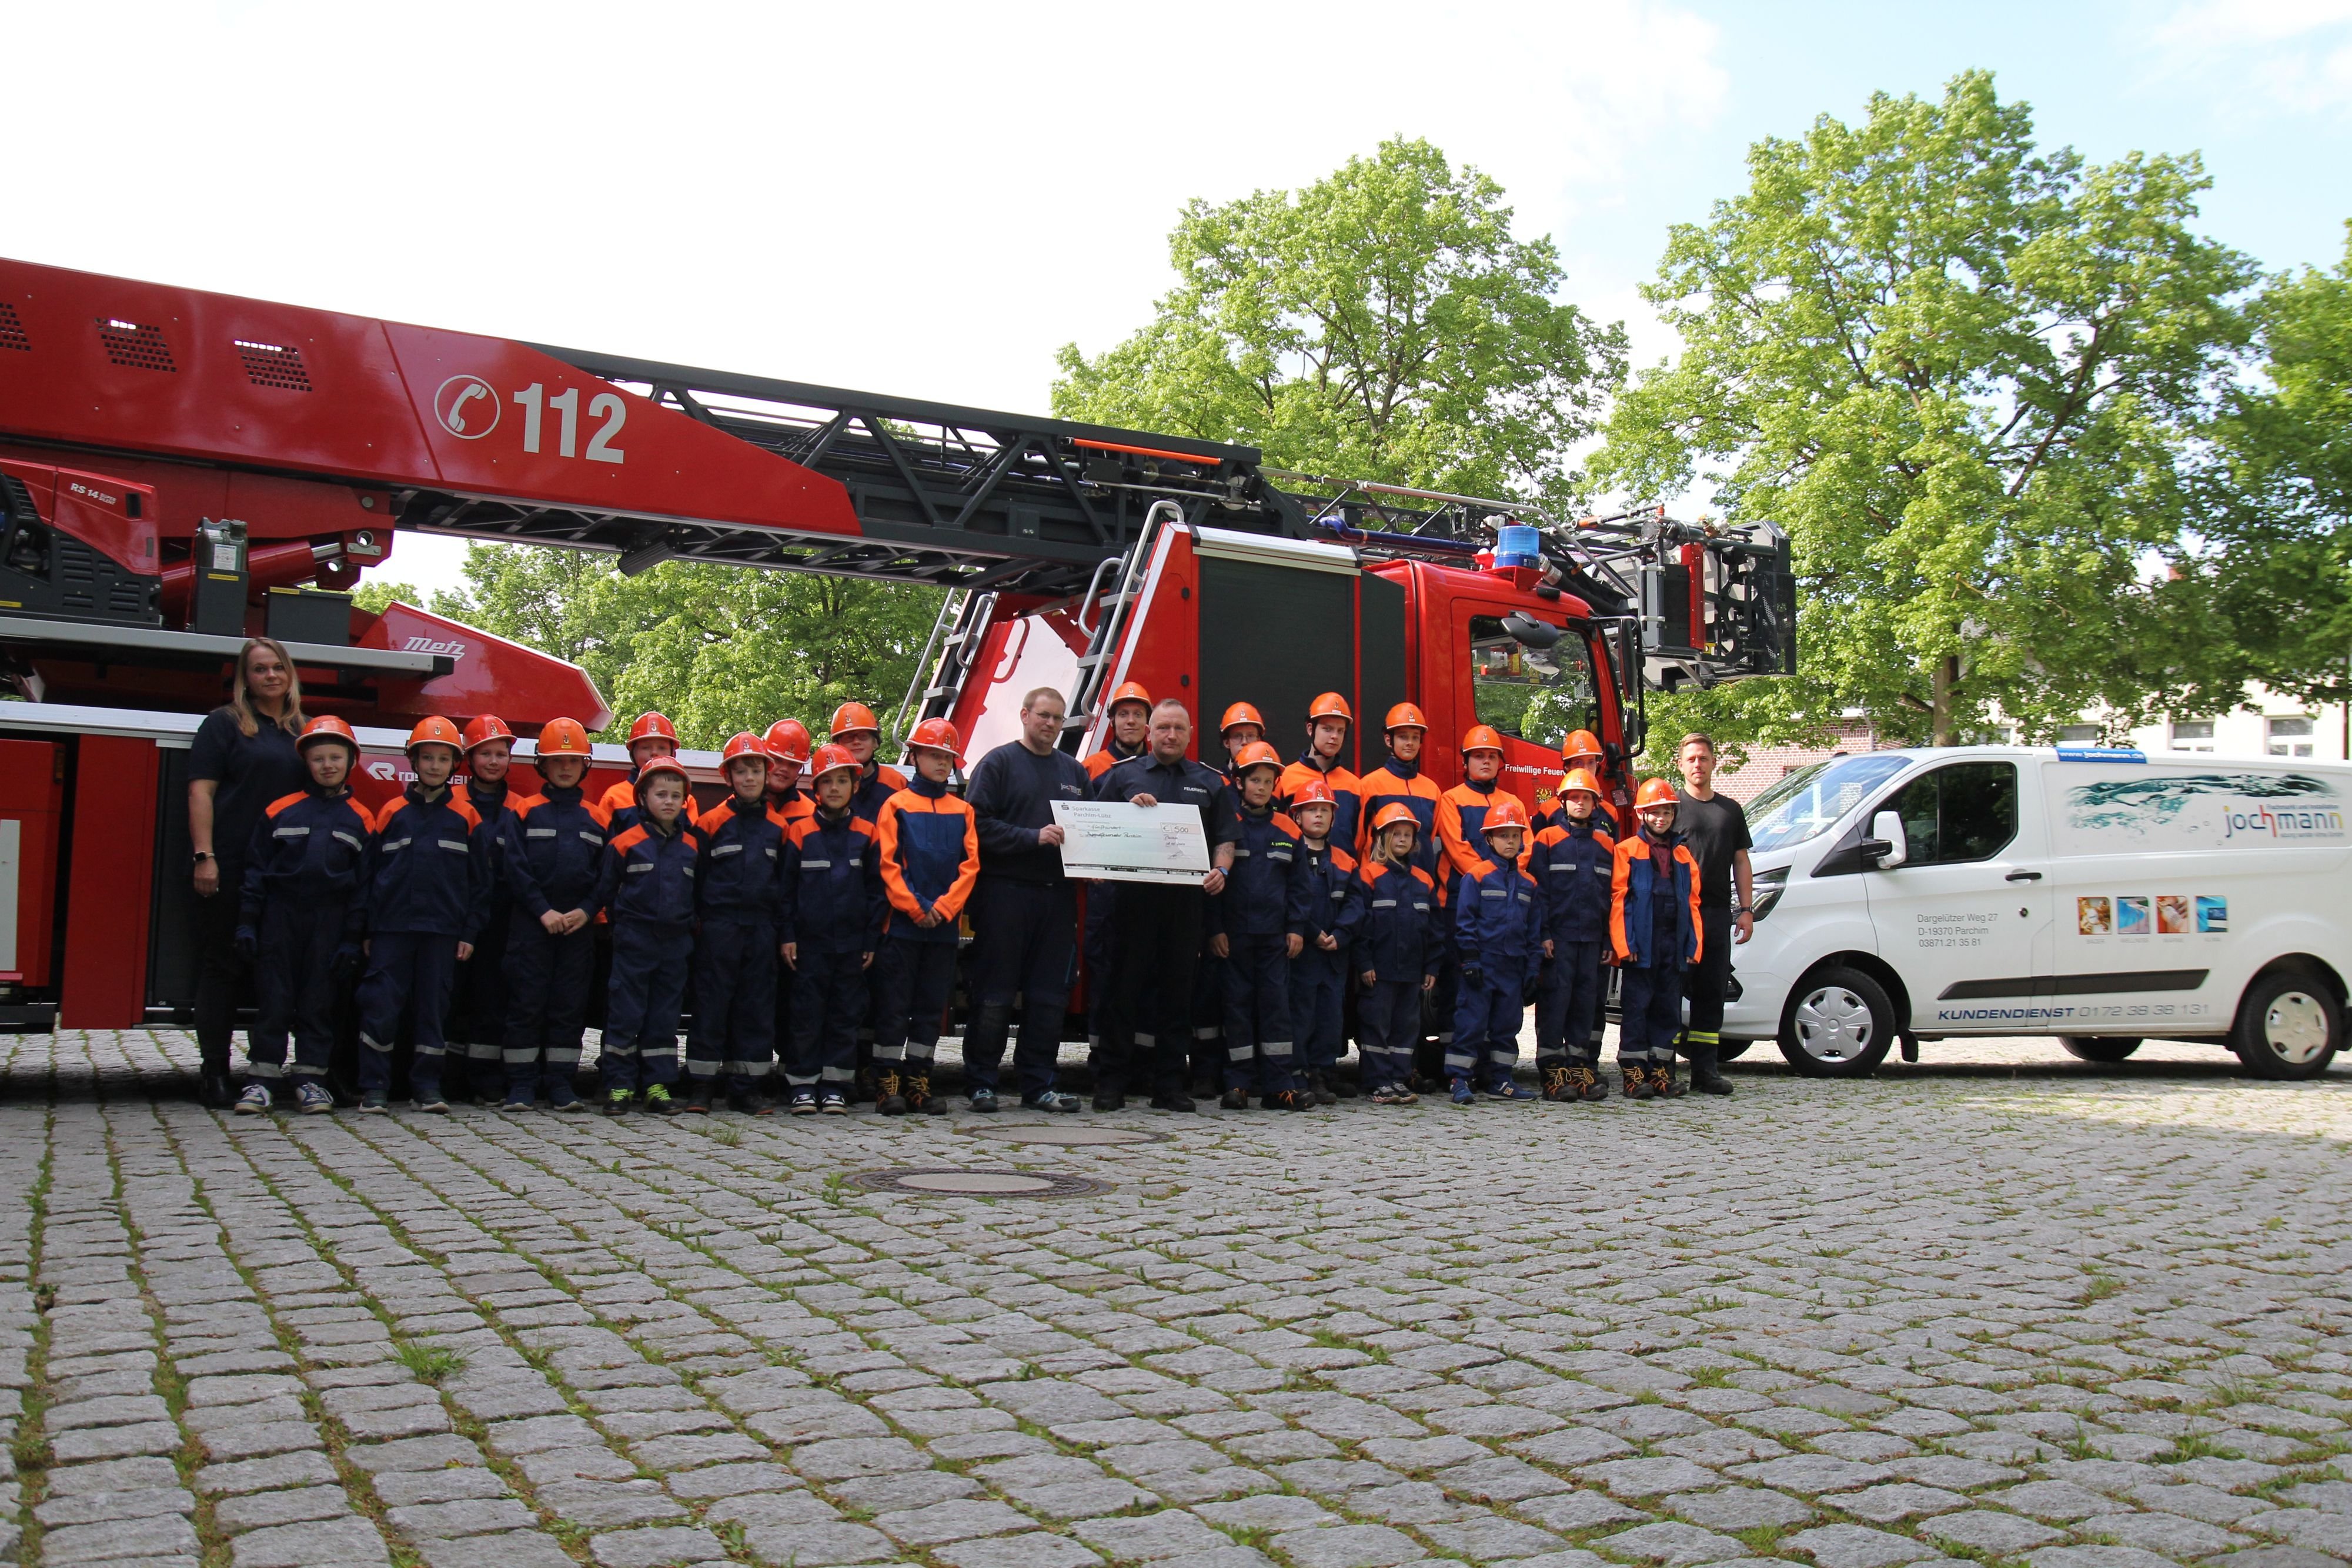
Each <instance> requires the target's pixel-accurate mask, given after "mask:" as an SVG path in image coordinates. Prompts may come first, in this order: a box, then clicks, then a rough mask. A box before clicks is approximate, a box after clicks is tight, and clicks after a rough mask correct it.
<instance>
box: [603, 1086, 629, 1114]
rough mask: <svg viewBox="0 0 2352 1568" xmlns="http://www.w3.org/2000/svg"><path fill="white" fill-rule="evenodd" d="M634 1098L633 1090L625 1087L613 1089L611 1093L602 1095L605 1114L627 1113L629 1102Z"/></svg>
mask: <svg viewBox="0 0 2352 1568" xmlns="http://www.w3.org/2000/svg"><path fill="white" fill-rule="evenodd" d="M635 1098H636V1094H635V1092H634V1091H631V1090H627V1089H615V1090H614V1091H613V1092H611V1093H609V1094H607V1095H605V1096H604V1114H606V1115H607V1116H625V1115H627V1114H628V1113H629V1102H630V1101H632V1100H634V1099H635Z"/></svg>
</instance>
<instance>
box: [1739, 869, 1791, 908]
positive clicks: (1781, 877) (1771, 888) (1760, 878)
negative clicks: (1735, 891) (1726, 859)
mask: <svg viewBox="0 0 2352 1568" xmlns="http://www.w3.org/2000/svg"><path fill="white" fill-rule="evenodd" d="M1788 891H1789V868H1788V867H1787V866H1784V865H1776V866H1774V867H1773V868H1772V869H1771V870H1770V871H1759V872H1758V873H1756V879H1755V893H1756V905H1755V907H1754V908H1752V909H1750V910H1749V911H1748V913H1749V914H1750V915H1754V916H1755V917H1756V918H1757V919H1759V920H1761V919H1763V918H1764V917H1765V916H1766V915H1769V914H1771V913H1772V906H1773V905H1774V904H1778V903H1780V895H1781V894H1784V893H1786V892H1788Z"/></svg>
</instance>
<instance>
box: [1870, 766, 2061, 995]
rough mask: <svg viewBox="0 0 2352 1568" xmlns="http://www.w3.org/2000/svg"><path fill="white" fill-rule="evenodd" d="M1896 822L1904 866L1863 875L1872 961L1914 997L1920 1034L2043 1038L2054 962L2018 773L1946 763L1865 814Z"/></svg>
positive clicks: (2044, 887)
mask: <svg viewBox="0 0 2352 1568" xmlns="http://www.w3.org/2000/svg"><path fill="white" fill-rule="evenodd" d="M1886 811H1892V812H1894V813H1895V816H1896V817H1897V818H1898V819H1899V820H1900V821H1901V823H1902V848H1903V863H1901V864H1900V865H1892V866H1888V865H1881V866H1879V867H1877V868H1875V869H1872V870H1868V871H1865V872H1864V876H1863V882H1864V889H1865V891H1866V894H1867V896H1868V898H1869V901H1870V921H1871V925H1873V926H1874V927H1875V928H1876V929H1877V933H1878V951H1879V956H1881V957H1883V958H1885V960H1886V961H1887V962H1888V963H1889V964H1890V965H1892V966H1893V967H1894V968H1895V973H1897V974H1898V975H1900V976H1901V977H1903V983H1904V987H1905V988H1906V990H1907V991H1908V992H1909V993H1910V999H1911V1018H1910V1023H1909V1027H1910V1029H1911V1030H1913V1031H1914V1032H1916V1033H1920V1034H2029V1033H2038V1032H2041V1031H2042V1030H2046V1029H2047V1028H2048V1027H2049V1025H2048V1023H2047V1021H2046V1017H2045V1016H2044V1015H2046V1012H2047V1008H2046V1005H2045V1004H2044V1001H2043V999H2042V997H2041V996H2040V994H2039V993H2040V992H2041V991H2042V989H2043V988H2045V987H2046V985H2047V983H2048V981H2047V977H2048V976H2049V974H2050V972H2051V970H2050V966H2051V962H2052V957H2053V941H2052V936H2051V930H2050V894H2049V884H2048V883H2047V880H2046V879H2045V878H2044V876H2043V874H2042V864H2043V863H2044V862H2045V857H2044V855H2043V854H2042V844H2041V829H2040V823H2039V821H2038V819H2035V818H2032V817H2031V816H2030V814H2029V813H2028V812H2027V811H2026V810H2025V807H2024V802H2023V800H2022V799H2021V789H2020V779H2019V777H2018V768H2017V764H2016V763H2015V762H2013V761H2009V760H1998V761H1995V760H1977V761H1968V762H1954V763H1948V764H1946V765H1945V766H1943V767H1941V768H1930V769H1929V770H1928V771H1927V772H1925V773H1921V774H1918V775H1916V776H1915V777H1913V778H1912V779H1910V780H1909V781H1908V782H1906V783H1905V784H1904V785H1903V786H1902V787H1901V788H1900V789H1897V790H1896V791H1895V793H1894V794H1892V795H1890V796H1888V797H1886V798H1885V799H1884V800H1881V801H1879V803H1878V804H1877V805H1876V806H1874V807H1873V808H1872V812H1871V817H1870V818H1869V819H1868V820H1869V821H1876V820H1877V817H1878V814H1879V813H1882V812H1886Z"/></svg>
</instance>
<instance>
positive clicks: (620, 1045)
mask: <svg viewBox="0 0 2352 1568" xmlns="http://www.w3.org/2000/svg"><path fill="white" fill-rule="evenodd" d="M687 783H688V780H687V772H686V768H685V767H684V766H683V765H681V764H680V763H679V762H678V761H677V758H670V757H656V758H651V759H650V760H648V761H647V762H646V764H645V766H643V767H642V768H638V769H637V787H636V809H637V821H636V825H635V827H632V828H628V829H626V830H625V831H621V832H617V833H615V834H614V835H613V839H612V841H611V842H610V843H608V844H606V845H605V846H604V872H603V874H602V875H601V877H600V878H599V879H598V882H597V884H596V898H597V903H598V904H600V905H601V906H602V907H603V908H604V909H605V910H607V911H609V912H610V913H611V915H612V919H613V979H612V984H611V988H609V989H608V990H607V991H606V992H605V993H604V1051H603V1052H602V1054H601V1055H600V1056H599V1058H598V1060H597V1068H598V1071H599V1072H600V1074H601V1076H602V1078H603V1081H604V1113H605V1114H606V1115H608V1116H620V1115H625V1114H627V1113H628V1109H629V1102H630V1100H631V1099H632V1098H635V1097H636V1096H637V1095H638V1094H639V1093H640V1092H642V1095H643V1098H644V1101H645V1107H646V1110H648V1111H651V1112H653V1113H655V1114H656V1115H660V1116H669V1115H675V1114H676V1113H677V1102H676V1101H675V1100H673V1099H672V1098H671V1097H670V1092H669V1091H670V1085H672V1084H674V1083H676V1082H677V1020H678V1015H679V1013H681V1012H682V1011H684V1010H685V1007H686V979H687V965H688V960H690V959H691V958H692V957H693V956H694V915H695V897H694V884H695V873H696V868H697V866H698V862H700V860H701V858H702V839H701V836H700V835H699V834H698V833H697V832H696V831H694V824H693V822H692V821H689V820H688V817H687V814H686V792H687Z"/></svg>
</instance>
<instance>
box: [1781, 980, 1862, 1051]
mask: <svg viewBox="0 0 2352 1568" xmlns="http://www.w3.org/2000/svg"><path fill="white" fill-rule="evenodd" d="M1796 1023H1797V1043H1798V1044H1799V1045H1801V1046H1802V1047H1803V1048H1804V1051H1805V1054H1806V1055H1807V1056H1810V1057H1811V1058H1813V1059H1814V1060H1815V1061H1853V1059H1854V1058H1855V1057H1857V1056H1859V1055H1861V1054H1862V1053H1863V1052H1864V1051H1866V1050H1868V1049H1869V1047H1870V1041H1871V1036H1872V1033H1873V1031H1874V1028H1875V1024H1874V1020H1873V1019H1872V1018H1871V1016H1870V1004H1869V1003H1868V1002H1865V1001H1864V1000H1863V999H1862V998H1860V997H1857V996H1855V995H1854V994H1853V992H1852V991H1849V990H1847V989H1846V988H1844V987H1843V986H1832V987H1829V988H1826V989H1823V990H1819V991H1815V992H1814V993H1813V994H1812V995H1811V996H1809V997H1807V998H1805V999H1804V1000H1803V1001H1801V1002H1800V1003H1798V1004H1797V1018H1796Z"/></svg>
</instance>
